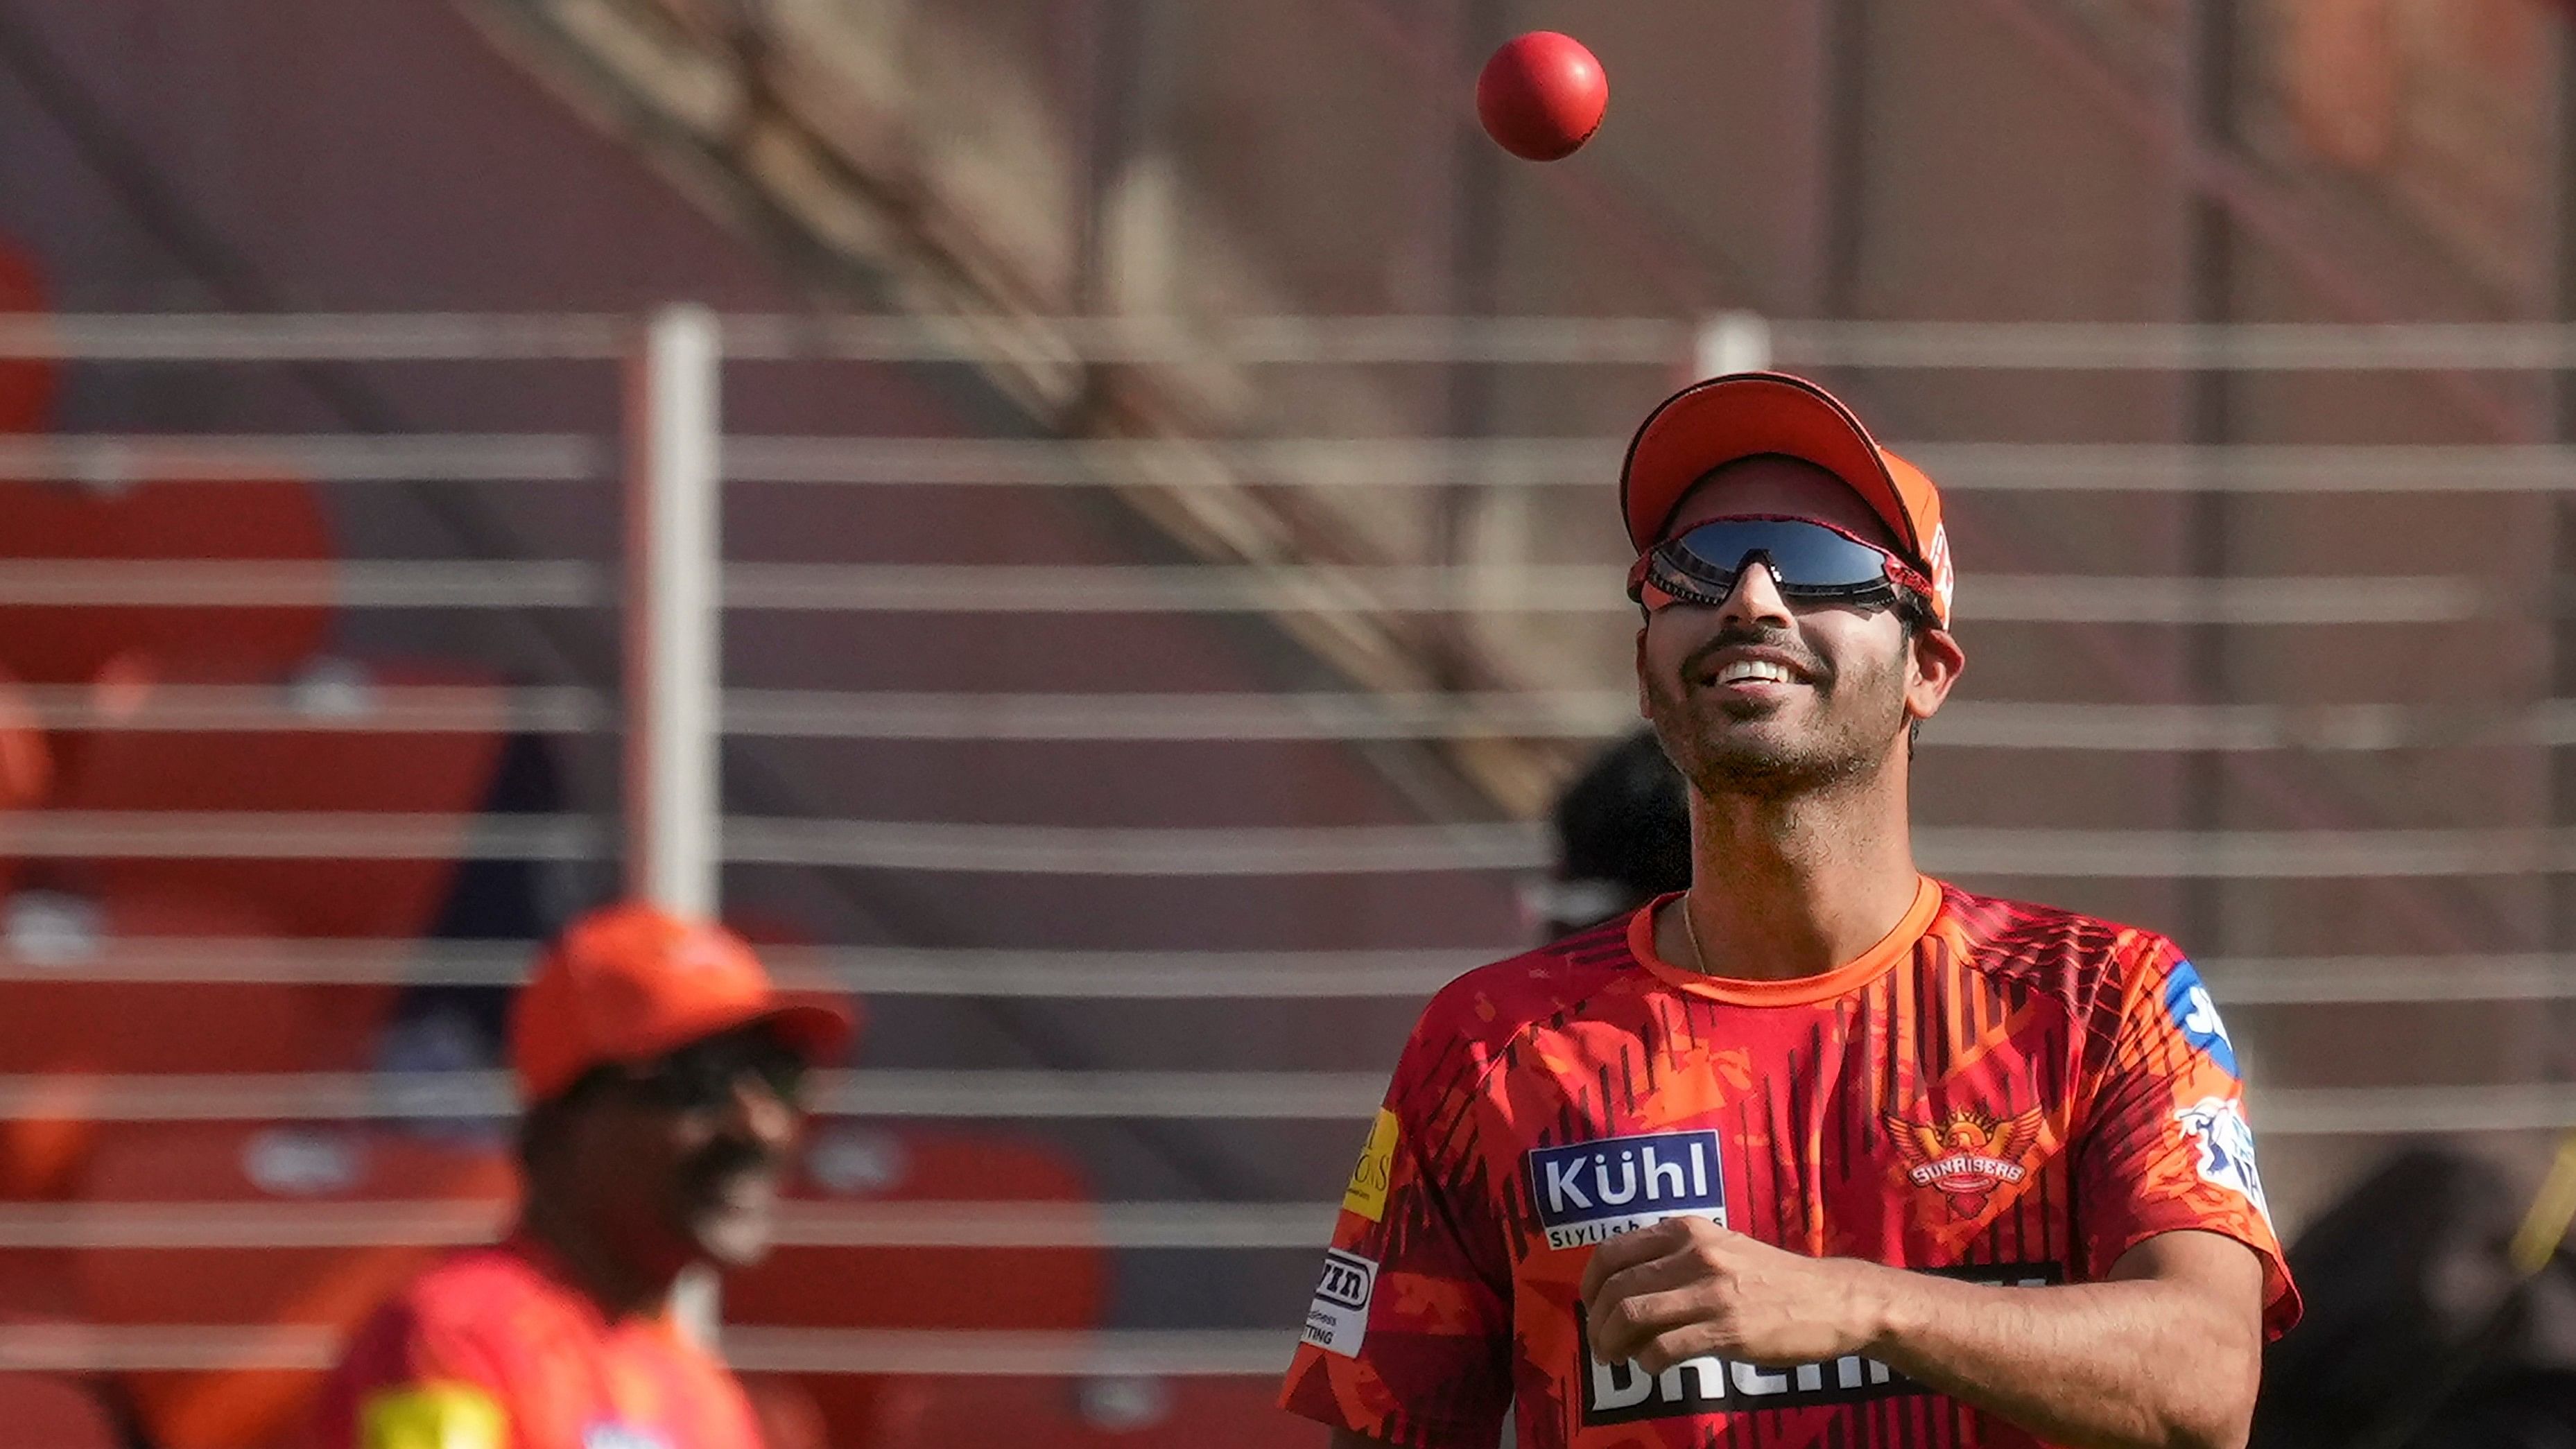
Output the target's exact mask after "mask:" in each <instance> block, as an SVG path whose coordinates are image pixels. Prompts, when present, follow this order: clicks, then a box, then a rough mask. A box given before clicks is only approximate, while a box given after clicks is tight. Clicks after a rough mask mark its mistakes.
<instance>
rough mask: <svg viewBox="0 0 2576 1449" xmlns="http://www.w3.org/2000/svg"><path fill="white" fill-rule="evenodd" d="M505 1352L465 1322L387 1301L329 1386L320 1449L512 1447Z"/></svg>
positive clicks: (325, 1393) (352, 1346)
mask: <svg viewBox="0 0 2576 1449" xmlns="http://www.w3.org/2000/svg"><path fill="white" fill-rule="evenodd" d="M508 1402H509V1400H508V1383H507V1381H506V1378H505V1375H504V1371H503V1369H502V1366H501V1358H500V1355H498V1354H497V1353H495V1352H493V1351H492V1349H491V1348H490V1347H489V1346H487V1345H485V1344H483V1343H482V1342H480V1341H479V1340H478V1339H477V1338H476V1337H475V1336H474V1335H473V1334H471V1333H469V1332H467V1331H466V1330H465V1329H464V1327H463V1326H462V1325H458V1324H452V1323H444V1322H441V1321H439V1320H438V1319H437V1318H436V1317H434V1316H430V1315H424V1314H423V1313H421V1312H420V1311H419V1310H418V1308H417V1307H416V1306H415V1305H413V1304H410V1303H407V1302H399V1301H398V1302H396V1303H393V1304H390V1305H388V1306H387V1307H385V1308H384V1309H383V1310H381V1311H380V1312H378V1313H377V1314H376V1316H375V1317H374V1318H373V1319H371V1320H369V1321H368V1323H367V1325H366V1327H365V1328H363V1329H361V1330H360V1331H359V1333H358V1335H357V1336H356V1337H355V1338H354V1339H352V1340H351V1342H350V1345H349V1350H348V1353H347V1354H346V1356H344V1357H343V1358H342V1360H341V1362H340V1366H339V1368H338V1369H336V1370H334V1371H333V1373H332V1375H331V1378H330V1381H329V1383H328V1384H327V1385H326V1386H325V1388H324V1390H323V1393H322V1399H321V1404H320V1413H319V1415H318V1421H317V1424H316V1429H317V1432H316V1433H315V1435H314V1436H313V1443H314V1445H315V1449H514V1445H515V1443H516V1441H515V1437H514V1434H513V1429H512V1425H511V1422H510V1415H509V1410H508V1408H507V1404H508Z"/></svg>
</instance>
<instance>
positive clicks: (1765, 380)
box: [1619, 372, 1953, 627]
mask: <svg viewBox="0 0 2576 1449" xmlns="http://www.w3.org/2000/svg"><path fill="white" fill-rule="evenodd" d="M1762 453H1783V454H1786V455H1788V456H1789V457H1792V458H1797V459H1801V460H1803V461H1805V462H1809V463H1813V464H1815V465H1816V466H1817V467H1819V468H1822V469H1824V470H1825V471H1826V472H1828V473H1831V474H1833V475H1834V476H1835V477H1837V478H1840V479H1841V480H1843V482H1844V483H1846V484H1848V485H1850V487H1851V490H1852V491H1853V492H1854V493H1857V494H1859V495H1860V496H1861V497H1862V499H1864V500H1865V501H1866V502H1867V503H1868V504H1869V506H1870V508H1871V509H1872V510H1873V511H1874V512H1876V513H1877V514H1878V516H1879V517H1880V518H1881V519H1884V520H1885V521H1886V523H1887V527H1888V531H1889V532H1891V533H1893V534H1895V535H1896V539H1897V542H1898V544H1899V545H1900V546H1901V551H1902V552H1903V553H1904V554H1905V555H1906V559H1907V562H1909V563H1912V564H1913V565H1914V566H1915V567H1917V568H1919V569H1921V570H1922V571H1923V575H1924V577H1926V578H1928V579H1930V580H1931V581H1932V608H1933V611H1934V612H1935V613H1936V614H1938V615H1939V616H1940V619H1941V622H1942V624H1943V625H1944V626H1945V627H1946V626H1947V625H1948V624H1949V622H1950V594H1951V588H1952V583H1953V580H1952V578H1951V573H1950V536H1949V534H1948V533H1947V532H1946V531H1945V530H1943V528H1942V527H1941V492H1940V490H1939V489H1937V488H1935V487H1933V486H1932V480H1931V479H1929V478H1927V477H1925V476H1923V471H1922V470H1921V469H1919V468H1917V467H1915V466H1914V465H1913V464H1911V463H1908V462H1906V461H1905V460H1904V459H1903V458H1900V457H1898V456H1896V455H1895V454H1894V453H1891V452H1889V451H1888V450H1887V449H1885V448H1882V447H1880V446H1879V445H1878V440H1877V439H1876V438H1873V437H1871V436H1870V435H1869V429H1867V428H1865V427H1863V426H1861V421H1860V419H1859V418H1858V417H1856V416H1854V415H1853V413H1852V410H1851V409H1850V408H1848V407H1845V406H1844V405H1843V402H1842V399H1840V398H1838V397H1835V396H1834V395H1833V394H1832V393H1829V392H1827V391H1825V390H1824V389H1823V388H1821V387H1818V386H1817V385H1816V384H1814V383H1812V382H1809V381H1807V380H1806V379H1805V378H1803V377H1792V376H1790V375H1789V374H1787V373H1785V372H1734V373H1728V374H1727V375H1726V376H1724V377H1712V378H1710V379H1708V380H1707V381H1705V382H1695V383H1692V384H1691V385H1690V386H1688V387H1686V388H1683V389H1682V390H1681V391H1680V392H1677V393H1674V394H1673V395H1672V396H1671V397H1668V398H1666V399H1664V400H1663V402H1662V403H1661V404H1659V405H1658V406H1657V407H1656V408H1655V410H1654V411H1653V412H1651V413H1648V414H1646V420H1645V421H1644V422H1643V423H1641V424H1639V425H1638V427H1637V436H1636V437H1635V438H1634V439H1632V440H1631V441H1630V442H1629V444H1628V458H1627V461H1626V462H1625V463H1624V464H1622V465H1621V466H1620V469H1619V506H1620V508H1621V509H1622V510H1623V511H1624V512H1625V513H1626V515H1627V520H1628V542H1629V543H1631V544H1633V545H1635V546H1636V549H1637V552H1639V553H1644V552H1645V551H1646V550H1647V549H1649V548H1652V547H1654V546H1655V544H1657V543H1658V542H1660V541H1661V540H1662V538H1663V532H1664V525H1665V524H1666V523H1668V522H1670V521H1671V519H1672V516H1673V510H1674V509H1675V508H1676V507H1678V506H1679V505H1680V503H1681V501H1682V495H1683V494H1685V493H1688V492H1689V491H1690V490H1691V485H1692V484H1694V483H1697V482H1698V481H1699V480H1700V479H1702V478H1705V477H1707V476H1708V471H1709V470H1710V469H1711V468H1715V467H1718V466H1719V465H1721V464H1725V463H1732V462H1734V461H1735V460H1737V459H1738V458H1750V457H1754V456H1756V455H1758V454H1762Z"/></svg>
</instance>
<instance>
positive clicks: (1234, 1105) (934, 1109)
mask: <svg viewBox="0 0 2576 1449" xmlns="http://www.w3.org/2000/svg"><path fill="white" fill-rule="evenodd" d="M1385 1090H1386V1077H1385V1074H1384V1073H1382V1072H1210V1071H1174V1072H1136V1071H1083V1072H1070V1071H1068V1072H1051V1071H1018V1070H1006V1069H994V1070H960V1071H940V1070H927V1069H924V1070H909V1069H907V1070H893V1069H885V1070H868V1071H838V1072H823V1073H818V1074H817V1079H816V1084H815V1088H814V1097H813V1110H814V1112H815V1113H816V1114H817V1115H818V1116H824V1117H866V1118H871V1119H915V1120H922V1121H989V1120H996V1119H1002V1120H1019V1121H1113V1120H1114V1121H1148V1120H1166V1121H1217V1122H1347V1123H1357V1122H1365V1121H1367V1120H1368V1116H1369V1114H1370V1112H1371V1111H1373V1110H1374V1109H1375V1108H1376V1107H1377V1105H1378V1102H1379V1100H1380V1097H1381V1094H1382V1093H1384V1091H1385ZM2260 1106H2261V1125H2262V1129H2263V1132H2264V1134H2265V1135H2266V1136H2274V1137H2279V1136H2338V1135H2345V1134H2351V1133H2364V1134H2391V1135H2404V1134H2409V1133H2425V1132H2442V1133H2456V1132H2541V1131H2559V1130H2565V1129H2570V1128H2576V1083H2513V1084H2479V1085H2453V1086H2404V1087H2266V1088H2265V1089H2264V1091H2263V1093H2262V1098H2261V1103H2260ZM516 1111H517V1107H516V1104H515V1103H514V1101H513V1099H512V1097H511V1092H510V1083H509V1075H508V1074H507V1073H505V1072H480V1071H464V1072H414V1073H402V1072H393V1073H381V1072H380V1073H374V1074H363V1073H328V1072H313V1073H283V1074H275V1073H272V1074H262V1073H249V1072H244V1073H230V1074H222V1075H192V1074H176V1073H173V1074H164V1075H154V1076H139V1075H103V1074H95V1075H94V1074H79V1073H70V1074H49V1075H42V1076H6V1075H0V1113H5V1114H6V1115H8V1116H12V1117H20V1118H43V1117H48V1116H54V1117H59V1116H63V1115H66V1114H70V1115H76V1116H78V1117H80V1118H82V1119H84V1120H92V1121H104V1122H238V1121H259V1120H266V1119H275V1118H307V1119H310V1118H336V1119H343V1120H348V1121H366V1122H470V1121H498V1120H502V1119H506V1118H508V1117H510V1116H513V1115H515V1113H516Z"/></svg>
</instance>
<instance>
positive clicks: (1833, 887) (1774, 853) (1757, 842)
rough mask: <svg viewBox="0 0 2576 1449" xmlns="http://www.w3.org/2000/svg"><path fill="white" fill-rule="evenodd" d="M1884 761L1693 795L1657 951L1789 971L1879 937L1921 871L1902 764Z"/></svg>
mask: <svg viewBox="0 0 2576 1449" xmlns="http://www.w3.org/2000/svg"><path fill="white" fill-rule="evenodd" d="M1892 773H1893V774H1894V778H1893V779H1889V778H1886V777H1877V778H1864V779H1859V780H1853V781H1849V782H1847V783H1845V784H1842V785H1839V786H1833V787H1828V788H1826V789H1823V790H1818V791H1814V792H1809V793H1804V794H1800V795H1796V796H1791V797H1787V798H1756V797H1752V796H1744V795H1726V796H1718V797H1714V798H1711V797H1705V796H1703V797H1699V798H1696V799H1694V800H1693V801H1692V810H1691V881H1692V884H1691V889H1690V892H1689V894H1688V896H1687V897H1686V898H1685V900H1684V901H1681V902H1675V904H1674V906H1673V907H1669V908H1667V909H1666V910H1665V911H1664V912H1663V919H1661V920H1658V921H1657V922H1656V923H1655V942H1656V952H1657V954H1658V955H1660V956H1662V957H1663V958H1664V959H1665V960H1667V961H1671V962H1675V963H1678V964H1680V965H1684V966H1689V967H1691V968H1693V969H1695V970H1700V971H1704V972H1707V973H1708V974H1710V975H1713V976H1731V977H1737V978H1742V979H1748V980H1790V979H1794V978H1797V977H1802V976H1816V975H1821V974H1823V973H1825V972H1828V971H1831V970H1833V969H1834V968H1835V967H1837V966H1841V965H1843V964H1845V963H1847V962H1850V961H1852V960H1855V959H1857V958H1858V957H1860V956H1861V955H1862V954H1864V953H1866V952H1867V951H1868V950H1869V948H1870V947H1872V946H1875V945H1877V944H1878V943H1879V942H1880V941H1881V940H1883V939H1885V938H1886V936H1887V933H1888V932H1890V931H1893V930H1895V929H1896V927H1897V924H1898V923H1899V922H1901V921H1903V920H1904V919H1905V913H1906V912H1907V911H1908V910H1910V909H1912V908H1913V905H1914V901H1915V896H1916V893H1917V891H1918V890H1919V888H1920V881H1921V876H1920V874H1919V873H1918V872H1917V871H1916V869H1915V865H1914V848H1913V839H1912V835H1911V832H1910V830H1909V828H1908V825H1907V821H1906V809H1905V786H1904V776H1903V773H1902V772H1901V771H1899V772H1892ZM1684 908H1687V910H1688V911H1689V916H1688V919H1687V924H1685V920H1684V917H1683V914H1682V911H1683V909H1684ZM1694 944H1696V947H1697V950H1696V951H1695V950H1694V949H1693V946H1694Z"/></svg>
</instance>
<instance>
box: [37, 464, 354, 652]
mask: <svg viewBox="0 0 2576 1449" xmlns="http://www.w3.org/2000/svg"><path fill="white" fill-rule="evenodd" d="M333 555H334V549H333V547H332V541H331V533H330V529H329V527H328V526H327V525H326V523H325V522H324V519H323V517H322V508H321V504H320V502H319V501H318V500H317V499H316V498H315V497H314V495H313V490H312V488H311V487H310V486H308V485H306V484H305V483H303V482H300V481H297V480H294V479H285V478H280V479H274V480H270V481H265V482H238V483H194V482H177V481H153V482H145V483H138V484H135V485H134V486H132V487H130V488H125V489H121V490H117V491H113V492H109V491H104V490H99V489H92V488H84V487H76V486H72V485H68V484H55V483H10V482H0V559H6V560H61V559H109V560H120V561H124V562H158V561H183V562H194V561H209V560H211V561H223V560H240V559H262V560H268V559H275V560H285V561H289V562H296V563H306V564H312V563H322V562H327V561H328V560H330V559H331V558H332V557H333ZM330 627H331V609H330V606H329V605H328V604H325V603H313V604H292V605H282V606H274V607H260V608H209V607H197V606H193V605H182V604H145V605H33V604H11V605H0V668H5V669H7V670H8V671H9V672H10V673H11V674H14V675H16V676H17V677H18V678H20V679H23V680H26V681H28V682H29V683H32V684H88V683H90V682H91V681H93V680H96V679H98V678H99V677H100V675H101V674H102V673H103V672H105V671H107V670H108V669H109V667H110V665H112V664H116V663H117V662H118V661H120V660H127V659H140V660H143V661H146V664H145V665H144V667H145V669H146V670H147V672H149V671H152V670H157V669H159V668H162V667H166V666H168V665H172V664H184V663H202V664H207V665H213V664H223V665H225V666H228V667H229V668H230V670H231V671H232V674H233V677H235V678H243V679H276V678H280V677H283V676H284V675H286V674H287V673H289V672H290V671H292V670H293V669H294V668H295V667H296V666H297V665H299V664H301V663H303V662H304V661H305V660H306V659H309V658H311V657H312V656H313V655H314V654H315V653H316V652H318V651H319V650H320V649H321V648H322V647H323V643H324V641H325V640H326V638H327V637H328V636H329V632H330Z"/></svg>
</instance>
